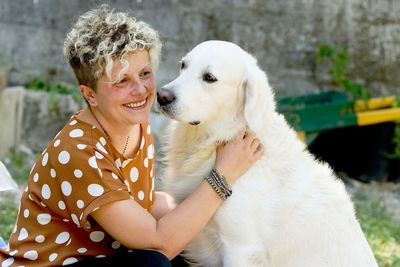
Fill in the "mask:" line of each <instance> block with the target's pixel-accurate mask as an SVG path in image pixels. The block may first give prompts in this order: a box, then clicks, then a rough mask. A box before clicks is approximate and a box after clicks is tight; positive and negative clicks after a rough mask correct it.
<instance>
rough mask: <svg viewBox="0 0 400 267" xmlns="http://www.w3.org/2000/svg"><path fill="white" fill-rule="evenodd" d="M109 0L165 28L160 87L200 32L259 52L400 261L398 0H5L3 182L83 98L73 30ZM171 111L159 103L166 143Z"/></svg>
mask: <svg viewBox="0 0 400 267" xmlns="http://www.w3.org/2000/svg"><path fill="white" fill-rule="evenodd" d="M103 3H106V4H109V5H110V6H111V7H113V8H115V10H117V11H124V12H129V13H130V14H132V15H133V16H135V17H137V18H138V19H140V20H144V21H146V22H148V23H149V24H151V25H152V26H153V27H154V28H155V29H157V30H158V32H159V34H160V37H161V39H162V41H163V52H162V59H161V65H160V69H159V71H158V73H157V83H158V87H161V86H162V85H163V84H165V83H167V82H168V81H170V80H172V79H173V78H174V77H175V76H176V75H177V74H178V69H179V64H178V61H179V60H180V58H181V57H182V56H184V55H185V54H186V53H187V52H188V51H190V50H191V49H192V48H193V47H194V46H195V45H196V44H198V43H200V42H202V41H205V40H210V39H218V40H226V41H231V42H234V43H236V44H238V45H240V46H241V47H242V48H243V49H245V50H246V51H248V52H250V53H251V54H252V55H254V56H255V57H256V58H257V59H258V62H259V65H260V67H261V68H262V69H263V70H264V71H265V72H266V73H267V75H268V77H269V81H270V83H271V85H272V87H273V88H274V90H275V92H276V97H277V100H278V106H279V109H280V111H281V112H282V113H284V114H285V116H287V118H288V120H289V122H290V123H291V124H292V126H293V127H294V128H295V129H296V130H297V131H298V132H299V136H300V137H301V138H302V139H303V140H304V141H305V142H307V144H308V145H309V149H310V150H311V152H312V153H314V154H315V155H316V157H317V158H319V159H322V160H325V161H328V162H329V163H330V164H331V165H332V167H333V168H334V170H335V171H336V172H337V174H338V175H339V176H340V178H342V179H343V180H344V181H345V183H346V186H347V189H348V191H349V192H350V193H351V194H352V197H353V200H354V202H355V204H356V210H357V216H358V218H359V219H360V221H361V224H362V227H363V229H364V231H365V232H366V235H367V237H368V240H369V242H370V244H371V246H372V247H373V250H374V252H375V255H376V257H377V258H378V260H379V263H380V266H400V185H399V182H400V160H399V159H400V127H399V126H398V123H397V120H398V119H400V110H399V108H398V107H399V103H400V101H399V97H398V94H400V1H399V0H333V1H332V0H220V1H217V0H209V1H195V0H136V1H133V0H114V1H89V0H69V1H61V0H1V1H0V161H1V162H3V163H4V165H5V166H6V168H7V169H8V172H7V171H5V172H3V175H2V176H0V190H1V186H2V185H3V189H5V186H4V185H5V184H6V179H7V178H6V177H12V179H13V180H14V181H15V182H16V185H15V186H14V185H13V184H12V183H8V184H7V185H8V186H9V187H8V188H12V187H13V186H14V187H17V188H19V189H24V188H25V185H26V181H27V178H28V173H29V171H30V168H31V167H32V165H33V163H34V160H35V158H36V157H37V156H38V155H39V154H40V153H41V151H43V149H45V148H46V146H47V144H48V143H49V142H50V140H51V139H52V138H53V137H54V136H55V135H56V134H57V132H58V131H59V130H60V129H61V128H62V127H63V125H64V123H65V122H66V121H67V120H68V118H69V117H70V116H71V115H72V114H74V113H75V112H76V111H77V110H79V109H80V108H82V107H84V103H83V101H82V99H81V97H80V94H79V92H78V85H77V83H76V81H75V79H74V77H73V74H72V71H71V70H70V68H69V66H68V65H67V64H66V63H65V61H64V58H63V52H62V50H63V40H64V37H65V35H66V33H67V32H68V31H69V30H70V29H71V27H72V25H73V23H74V22H75V21H76V19H77V18H78V16H79V15H81V14H82V13H84V12H86V11H87V10H89V9H91V8H94V7H98V6H99V5H100V4H103ZM332 92H334V94H332ZM372 102H373V103H375V104H373V105H370V104H371V103H372ZM363 103H364V104H363ZM376 103H378V104H376ZM360 105H361V107H360ZM363 105H364V106H363ZM333 106H335V107H336V106H337V109H335V110H336V111H332V107H333ZM333 113H334V114H333ZM332 114H333V115H332ZM376 116H378V118H377V117H376ZM363 118H367V119H363ZM167 123H168V121H166V120H165V119H163V118H162V117H161V116H160V115H159V114H156V113H154V114H153V115H152V125H153V128H154V132H155V135H156V136H155V137H156V141H157V143H159V142H158V139H159V136H160V134H161V133H162V130H163V127H164V126H165V125H166V124H167ZM159 146H160V145H158V146H157V147H158V148H159ZM0 166H1V165H0ZM1 173H2V172H0V174H1ZM8 173H9V174H10V175H9V176H8ZM18 198H19V190H7V191H6V190H4V191H2V192H0V235H1V236H2V237H3V238H5V239H7V238H8V236H9V234H10V232H11V230H12V228H13V225H14V222H15V218H16V215H17V212H18Z"/></svg>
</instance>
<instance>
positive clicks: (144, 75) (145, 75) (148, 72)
mask: <svg viewBox="0 0 400 267" xmlns="http://www.w3.org/2000/svg"><path fill="white" fill-rule="evenodd" d="M150 75H151V71H145V72H143V74H142V77H144V78H146V77H148V76H150Z"/></svg>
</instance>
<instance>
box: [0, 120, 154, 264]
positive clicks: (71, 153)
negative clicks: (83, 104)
mask: <svg viewBox="0 0 400 267" xmlns="http://www.w3.org/2000/svg"><path fill="white" fill-rule="evenodd" d="M141 129H142V131H141V133H142V137H141V144H140V149H139V151H138V153H137V154H136V156H135V158H133V159H126V158H124V157H123V156H122V155H121V154H120V153H119V152H118V151H117V150H116V149H115V148H114V147H113V146H112V144H111V143H110V142H109V140H108V139H107V137H106V136H105V135H104V133H103V132H102V131H100V130H99V129H97V128H95V127H94V126H92V125H90V124H88V123H85V122H83V121H81V120H79V119H77V118H76V115H74V116H72V117H71V119H70V120H69V121H68V122H67V124H66V125H65V127H64V128H63V129H62V130H61V131H60V132H59V133H58V134H57V135H56V137H55V138H54V140H53V141H52V142H51V143H50V145H49V146H48V147H47V148H46V149H45V150H44V151H43V153H42V155H40V157H39V158H38V159H37V161H36V163H35V165H34V166H33V168H32V170H31V173H30V175H29V181H28V186H27V188H26V190H25V192H24V194H23V195H22V199H21V205H20V211H19V214H18V219H17V223H16V226H15V228H14V231H13V233H12V234H11V237H10V240H9V245H8V246H7V247H6V248H3V249H0V263H1V266H17V265H24V266H41V267H44V266H54V265H67V264H71V263H73V262H76V261H77V260H79V259H82V258H84V257H103V256H109V255H114V254H115V253H116V252H117V251H120V250H125V249H126V248H124V247H123V246H121V245H120V244H119V243H118V242H117V241H115V240H114V239H113V238H112V237H111V236H109V235H108V234H107V233H105V232H104V231H103V229H102V228H101V227H100V226H99V225H98V224H96V223H95V221H94V220H93V219H92V218H91V217H90V216H89V215H90V214H91V213H92V212H93V211H94V210H96V209H98V208H99V207H101V206H102V205H105V204H107V203H110V202H113V201H118V200H123V199H129V198H132V199H134V200H135V201H137V202H138V203H139V204H140V205H141V206H142V207H143V208H145V209H146V210H148V211H149V212H150V211H151V206H152V198H153V196H154V191H153V190H154V171H153V163H154V144H153V138H152V135H151V128H150V125H149V124H148V123H144V124H142V125H141Z"/></svg>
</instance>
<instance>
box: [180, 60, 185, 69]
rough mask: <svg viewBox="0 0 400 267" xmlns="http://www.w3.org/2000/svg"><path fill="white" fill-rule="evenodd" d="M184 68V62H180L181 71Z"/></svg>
mask: <svg viewBox="0 0 400 267" xmlns="http://www.w3.org/2000/svg"><path fill="white" fill-rule="evenodd" d="M185 67H186V65H185V61H181V70H183V69H184V68H185Z"/></svg>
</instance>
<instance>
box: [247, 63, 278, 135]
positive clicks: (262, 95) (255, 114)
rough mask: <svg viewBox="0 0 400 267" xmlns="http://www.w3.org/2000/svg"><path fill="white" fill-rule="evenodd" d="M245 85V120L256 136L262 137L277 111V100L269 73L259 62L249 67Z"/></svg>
mask: <svg viewBox="0 0 400 267" xmlns="http://www.w3.org/2000/svg"><path fill="white" fill-rule="evenodd" d="M243 87H244V90H245V104H244V117H245V120H246V122H247V125H248V127H249V128H250V129H251V130H252V131H253V132H254V133H255V134H256V136H258V137H261V136H262V135H263V134H264V133H265V130H266V128H267V127H268V124H269V122H270V121H271V118H272V116H273V113H274V112H275V100H274V95H273V92H272V89H271V86H270V85H269V83H268V78H267V75H266V74H265V73H264V72H263V71H262V70H261V69H260V68H259V67H258V66H257V64H251V65H250V66H248V67H247V77H246V78H245V81H244V83H243Z"/></svg>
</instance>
